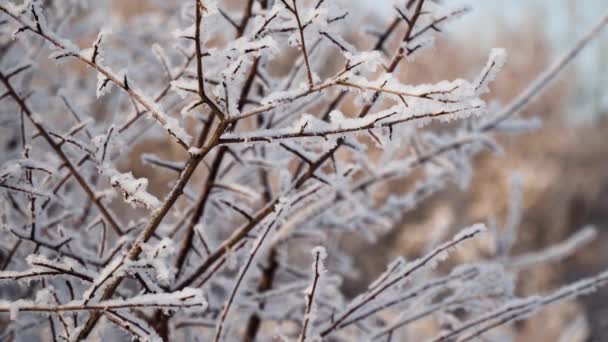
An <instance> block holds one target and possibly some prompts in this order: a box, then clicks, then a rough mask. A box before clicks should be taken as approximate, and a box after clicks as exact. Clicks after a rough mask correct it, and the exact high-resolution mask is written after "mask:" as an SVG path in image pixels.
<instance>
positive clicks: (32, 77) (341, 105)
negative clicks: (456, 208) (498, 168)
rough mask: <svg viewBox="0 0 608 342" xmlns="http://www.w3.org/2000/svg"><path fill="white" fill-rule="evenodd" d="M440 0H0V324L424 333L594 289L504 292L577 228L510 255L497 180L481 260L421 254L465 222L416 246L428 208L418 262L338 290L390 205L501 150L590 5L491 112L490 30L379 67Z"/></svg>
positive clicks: (434, 20)
mask: <svg viewBox="0 0 608 342" xmlns="http://www.w3.org/2000/svg"><path fill="white" fill-rule="evenodd" d="M17 3H19V4H17ZM448 5H449V4H448ZM448 5H446V4H444V2H441V1H431V0H408V1H397V2H395V3H394V6H393V8H392V10H391V12H390V14H391V16H392V18H389V20H387V22H386V23H380V22H374V21H372V20H368V19H366V18H365V16H360V15H357V13H356V12H357V11H360V9H359V8H358V7H357V6H356V5H354V3H353V4H351V3H350V2H341V3H340V2H337V1H335V0H314V1H303V0H278V1H266V0H245V1H241V2H234V1H219V0H217V1H216V0H189V1H185V2H183V3H182V2H180V3H176V2H165V1H153V2H150V3H147V4H146V6H145V8H135V7H134V8H131V9H129V13H128V15H127V16H125V15H123V14H124V13H120V14H119V12H120V10H119V9H118V8H117V7H115V6H109V5H108V4H107V3H106V2H103V1H88V2H87V1H81V0H70V1H41V0H27V1H17V2H14V1H8V2H7V1H4V2H2V3H1V4H0V54H1V55H2V58H1V59H0V123H1V124H2V125H1V126H2V129H3V130H2V134H0V143H1V144H0V145H1V146H0V151H1V153H0V235H2V239H0V283H1V285H2V289H3V290H2V291H3V292H2V293H3V295H2V297H3V300H2V301H0V316H1V317H2V327H3V328H4V330H3V332H2V333H0V340H5V339H6V340H14V341H22V340H26V339H32V338H38V339H41V340H49V341H64V340H69V341H86V340H91V339H102V340H111V341H123V340H124V341H126V340H128V339H129V338H131V339H135V340H143V341H169V340H183V339H190V338H191V337H192V336H195V335H196V336H200V338H201V339H204V340H215V341H233V340H246V341H254V340H263V341H265V340H271V339H273V338H276V337H277V336H280V337H281V338H282V339H284V340H299V341H311V340H318V339H336V340H350V339H352V337H353V336H360V337H361V339H363V340H374V339H383V338H386V337H387V336H390V337H391V338H393V339H394V340H400V339H405V337H406V336H407V337H408V338H410V333H411V332H412V325H413V323H416V322H418V321H420V320H423V319H425V318H428V317H433V318H435V319H439V320H440V321H442V322H447V323H449V324H446V325H445V326H448V325H449V326H451V327H453V330H451V331H446V332H442V331H433V334H436V335H437V336H436V337H437V338H438V340H447V339H449V340H451V339H458V338H460V339H463V340H466V339H471V338H475V337H477V336H481V335H482V334H485V333H486V332H487V331H489V330H490V329H493V328H494V327H496V326H499V325H502V324H508V323H511V322H513V321H516V320H519V319H524V318H526V317H528V316H529V315H530V314H532V313H534V312H536V311H538V310H540V309H541V308H543V307H545V306H547V305H549V304H551V303H553V302H555V301H558V300H565V299H570V298H574V297H576V296H579V295H583V294H587V293H589V292H591V291H592V290H593V289H595V288H597V287H599V286H602V285H604V284H605V283H606V275H605V273H601V274H600V275H598V276H596V277H591V278H588V279H586V280H582V281H579V282H575V283H573V284H572V285H569V286H565V287H563V288H561V289H560V290H557V291H555V292H553V293H549V294H548V295H542V296H535V297H531V298H515V297H514V293H518V292H517V290H518V288H517V283H516V282H515V278H516V275H517V274H518V272H519V271H521V270H522V269H525V268H527V267H531V266H534V265H537V264H539V263H546V262H554V261H559V260H562V259H563V258H565V257H568V256H570V255H573V254H574V253H576V252H577V251H579V250H581V249H582V248H584V247H585V246H587V244H588V243H589V242H590V241H591V240H592V239H593V238H594V237H595V236H596V235H597V232H596V231H595V230H593V229H591V228H585V229H583V230H581V231H579V232H577V233H575V234H574V235H572V236H571V237H570V238H568V239H566V240H565V241H563V242H561V243H558V244H556V245H554V246H552V247H548V248H546V249H544V250H541V251H529V252H527V253H525V254H521V255H512V254H511V251H512V250H514V248H512V247H513V246H514V245H515V243H516V241H517V239H516V234H517V232H518V225H519V224H520V222H521V221H522V220H523V216H522V215H521V209H522V207H521V203H523V202H522V196H523V194H524V193H525V192H524V191H519V190H520V189H519V188H518V187H517V186H514V190H515V191H514V192H513V196H512V202H513V203H512V205H511V207H512V210H511V213H510V215H509V218H508V219H507V223H506V229H505V231H506V233H504V234H503V233H501V234H498V229H496V230H494V233H495V234H496V236H494V238H495V240H493V241H495V247H496V254H495V255H494V254H492V255H484V256H483V257H482V256H476V258H475V259H474V260H467V261H466V262H463V264H462V265H458V266H455V267H453V268H451V269H449V267H448V266H449V265H446V267H435V266H436V265H437V264H438V263H440V262H441V261H443V260H444V259H445V258H447V256H448V254H449V253H450V252H451V251H452V250H454V249H462V250H463V251H465V252H468V251H469V248H470V249H471V250H472V249H473V248H474V247H475V246H477V245H475V246H473V245H469V244H467V243H466V242H467V241H470V240H473V239H476V238H477V237H478V236H481V233H482V232H484V231H485V230H486V229H485V226H484V225H483V224H477V225H473V226H472V227H470V228H468V229H465V230H463V231H461V232H460V233H458V234H456V235H455V236H454V237H453V238H451V239H449V240H447V241H445V242H443V243H437V242H440V241H442V240H443V239H444V237H445V236H446V235H447V233H448V232H449V229H450V227H452V225H451V223H452V222H447V221H448V220H445V221H446V222H441V226H440V229H439V232H438V233H437V234H430V235H429V236H430V237H429V239H427V240H431V241H420V243H421V244H422V245H424V246H426V247H425V248H423V251H422V252H420V256H419V257H418V258H415V259H412V260H406V259H405V258H397V259H396V260H395V261H394V262H392V263H390V264H389V265H388V266H387V268H386V270H385V272H383V273H382V274H380V275H379V276H377V277H376V278H375V280H373V281H370V284H369V286H367V287H366V288H364V289H362V290H360V291H359V292H358V293H356V294H353V296H352V297H351V298H353V299H352V300H349V297H347V296H346V295H344V294H343V293H342V292H341V289H344V288H345V287H349V288H351V286H350V285H351V284H350V283H343V282H344V281H350V279H352V276H354V275H357V274H363V273H359V271H360V270H359V269H358V268H359V266H360V264H361V263H360V260H361V258H369V257H371V256H375V255H376V254H382V253H385V251H384V246H381V245H374V244H380V243H382V241H383V239H381V237H382V236H386V234H388V233H390V231H391V230H395V229H397V228H398V227H399V226H400V224H401V223H402V222H404V220H405V219H406V217H405V216H406V215H408V214H410V213H412V212H415V211H416V210H422V209H419V208H424V207H421V204H423V203H424V202H425V201H426V200H427V199H429V198H430V197H432V195H434V194H438V193H440V192H441V191H443V190H445V189H446V188H448V187H451V185H453V184H456V185H459V186H460V187H461V188H462V190H463V191H464V190H466V189H467V186H468V185H469V184H470V183H471V182H473V181H474V180H475V177H473V175H474V173H475V171H476V170H475V169H476V166H477V163H475V160H476V157H477V156H478V155H479V154H480V153H482V152H483V151H487V150H489V151H493V152H504V151H502V150H501V148H500V144H499V142H500V141H501V139H499V138H498V135H499V134H501V133H505V132H508V133H511V134H516V133H521V132H529V131H531V130H533V129H537V128H538V127H539V126H540V125H539V121H538V120H537V119H529V118H518V117H516V116H514V114H515V113H516V112H518V111H520V109H522V108H523V107H524V106H525V105H526V104H528V103H529V102H530V101H531V100H532V99H534V98H535V97H536V96H538V94H540V93H541V92H542V91H543V90H545V89H546V87H547V85H548V84H549V83H550V81H551V80H552V79H554V78H555V77H556V76H557V75H558V73H559V72H560V71H561V70H563V69H564V66H566V65H567V64H568V63H569V62H570V61H571V60H572V59H573V57H574V56H575V55H576V54H578V53H579V52H580V51H581V50H582V49H583V48H584V47H585V46H586V45H587V44H588V43H589V42H590V41H591V40H592V38H594V37H596V36H597V35H598V33H599V32H600V30H601V29H602V28H603V27H604V26H605V25H606V23H607V22H608V20H607V19H606V18H607V17H608V16H607V15H605V16H604V17H602V19H601V20H600V21H599V22H598V24H597V25H596V26H594V28H592V30H591V31H589V33H588V34H586V35H584V36H583V37H582V38H581V39H580V40H579V41H577V42H576V44H575V45H574V46H573V48H572V49H570V50H569V52H568V53H567V54H566V55H565V56H564V57H562V58H561V59H559V60H558V61H557V62H556V63H555V64H554V65H553V66H551V67H549V68H548V69H547V71H546V72H545V73H543V74H542V75H541V76H539V77H538V79H537V81H535V82H534V83H532V84H531V85H530V86H528V88H527V89H526V90H524V91H523V92H522V93H521V94H520V95H519V96H517V97H516V99H515V100H514V101H513V102H512V103H511V104H509V105H507V106H506V107H505V108H504V109H503V110H501V111H498V113H494V112H496V111H497V110H496V108H497V106H488V105H487V104H486V100H487V101H492V99H491V96H492V95H491V94H490V91H491V88H492V87H491V85H492V82H500V81H501V79H500V78H499V77H498V74H499V73H500V71H501V69H502V68H503V66H504V65H505V63H506V62H507V53H506V51H505V50H504V49H500V48H495V49H492V50H491V51H489V54H488V57H487V62H486V63H485V65H480V66H479V72H478V73H477V75H474V76H473V77H471V78H470V79H465V78H464V77H462V78H453V79H449V80H448V79H444V80H441V79H442V78H440V79H439V80H437V79H433V80H431V79H428V80H425V79H422V80H421V81H420V82H419V83H417V84H410V83H408V82H405V81H404V78H403V77H402V75H401V73H402V72H401V71H402V69H404V68H409V67H411V64H409V63H410V62H411V61H412V60H413V59H414V58H422V57H424V58H427V55H423V54H421V52H422V51H424V50H425V49H428V48H429V47H431V46H432V45H433V44H434V43H435V41H437V37H438V36H440V35H441V34H442V33H443V32H445V31H449V29H450V24H451V23H452V22H453V21H454V20H456V19H457V18H459V17H461V16H463V15H465V14H466V13H467V12H468V11H469V9H468V8H464V7H456V8H453V7H449V6H448ZM119 7H120V6H119ZM355 27H356V28H357V29H356V30H355V31H353V28H355ZM353 32H355V34H352V33H353ZM359 32H360V33H361V34H359ZM446 38H447V39H449V38H450V37H449V36H447V37H446ZM428 58H429V59H430V60H429V61H430V63H447V62H449V56H437V55H436V54H433V55H432V56H428ZM446 58H447V59H446ZM432 59H437V60H436V61H434V60H432ZM49 60H50V61H52V62H54V63H49ZM430 65H432V64H430ZM83 66H84V67H85V69H83ZM86 68H88V70H89V71H92V72H93V74H94V75H93V74H91V73H89V72H86ZM437 70H441V68H438V69H437ZM422 76H424V75H422ZM151 94H153V95H151ZM119 170H120V171H119ZM514 183H517V182H514ZM515 185H517V184H515ZM521 190H523V189H521ZM427 228H428V227H426V226H421V227H420V229H427ZM431 235H432V236H431ZM488 235H489V234H488ZM423 236H424V237H425V238H426V237H427V235H425V234H423ZM359 239H366V240H367V241H368V242H369V243H370V245H369V246H370V247H368V248H366V249H365V250H363V251H357V250H354V249H352V247H351V245H357V243H354V244H352V243H350V242H351V241H352V242H355V241H358V240H359ZM345 242H348V243H345ZM486 242H487V241H486V239H479V240H476V243H478V244H479V245H483V244H485V243H486ZM319 246H323V247H319ZM366 246H367V245H366ZM310 251H312V273H311V272H310V271H307V270H310V269H309V268H308V267H309V266H307V265H306V264H308V261H305V260H309V259H308V258H302V255H309V254H308V253H309V252H310ZM403 252H404V253H403V254H404V255H411V253H410V252H411V251H403ZM354 254H360V255H354ZM466 254H467V255H476V254H475V253H466ZM328 255H329V256H330V257H328ZM303 260H304V262H303ZM454 262H460V260H457V259H456V258H454ZM326 266H327V267H328V268H329V269H331V274H328V273H326V272H325V267H326ZM367 280H371V279H367ZM352 288H353V289H355V288H356V287H352ZM514 298H515V299H514ZM454 312H463V313H466V314H465V315H463V316H462V317H461V316H458V317H456V315H454ZM5 316H6V318H7V319H8V320H7V319H4V318H5Z"/></svg>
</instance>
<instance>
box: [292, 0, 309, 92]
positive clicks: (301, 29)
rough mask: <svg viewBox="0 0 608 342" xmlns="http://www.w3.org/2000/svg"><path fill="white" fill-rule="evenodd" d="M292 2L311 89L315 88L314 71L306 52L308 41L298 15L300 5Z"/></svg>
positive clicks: (294, 1)
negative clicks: (311, 68)
mask: <svg viewBox="0 0 608 342" xmlns="http://www.w3.org/2000/svg"><path fill="white" fill-rule="evenodd" d="M292 2H293V15H294V16H295V17H296V21H297V22H298V30H299V31H300V46H301V47H302V55H303V56H304V63H305V64H306V78H307V80H308V89H311V88H312V86H313V80H312V71H311V70H310V62H309V61H308V52H307V51H306V39H305V38H304V28H303V27H302V22H301V21H300V15H299V14H298V5H297V4H296V0H292Z"/></svg>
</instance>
